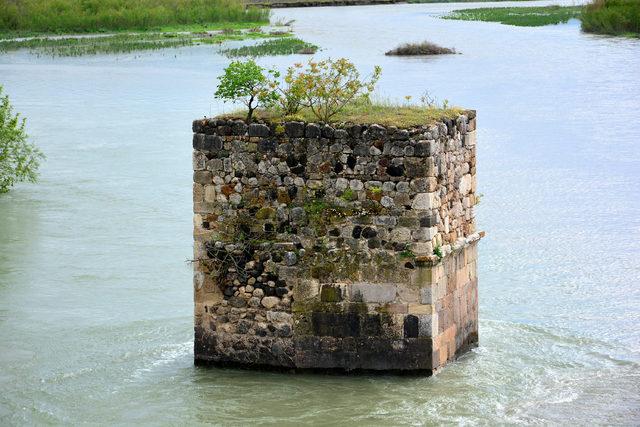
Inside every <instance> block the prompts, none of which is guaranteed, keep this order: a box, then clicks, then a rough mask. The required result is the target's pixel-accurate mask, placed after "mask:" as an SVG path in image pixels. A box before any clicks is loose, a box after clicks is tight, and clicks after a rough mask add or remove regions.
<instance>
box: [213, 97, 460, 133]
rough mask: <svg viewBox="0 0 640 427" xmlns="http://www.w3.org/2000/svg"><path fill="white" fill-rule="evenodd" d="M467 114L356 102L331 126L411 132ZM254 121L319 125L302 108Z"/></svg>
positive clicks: (258, 115) (260, 114) (270, 112)
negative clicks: (395, 129)
mask: <svg viewBox="0 0 640 427" xmlns="http://www.w3.org/2000/svg"><path fill="white" fill-rule="evenodd" d="M463 112H464V110H463V109H461V108H457V107H446V108H439V107H435V106H418V105H409V104H404V105H402V104H393V103H391V102H354V103H352V104H350V105H347V106H346V107H345V108H344V109H343V110H341V111H340V112H338V113H337V114H336V115H335V116H333V117H332V118H331V122H332V123H356V124H374V123H375V124H379V125H382V126H396V127H398V128H409V127H413V126H423V125H431V124H434V123H437V122H439V121H441V120H443V119H454V118H456V117H458V116H459V115H460V114H462V113H463ZM245 115H246V113H245V112H244V111H236V112H234V113H231V114H227V115H225V117H234V118H243V117H244V116H245ZM254 119H256V120H264V121H267V122H285V121H302V122H315V123H317V122H319V120H318V118H317V117H316V116H315V115H314V114H313V112H312V111H311V110H309V109H308V108H303V109H301V110H300V111H298V112H297V113H296V114H294V115H290V116H283V115H282V114H281V113H280V112H279V111H278V110H277V109H262V110H256V111H255V113H254Z"/></svg>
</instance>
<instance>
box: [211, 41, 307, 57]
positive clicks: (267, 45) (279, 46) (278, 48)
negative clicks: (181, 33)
mask: <svg viewBox="0 0 640 427" xmlns="http://www.w3.org/2000/svg"><path fill="white" fill-rule="evenodd" d="M317 50H318V46H316V45H314V44H311V43H307V42H305V41H302V40H300V39H298V38H294V37H284V38H278V39H274V40H266V41H264V42H262V43H259V44H256V45H251V46H242V47H238V48H233V49H225V50H223V51H222V53H224V54H225V55H227V56H228V57H230V58H234V57H238V56H266V55H292V54H307V55H311V54H314V53H316V51H317Z"/></svg>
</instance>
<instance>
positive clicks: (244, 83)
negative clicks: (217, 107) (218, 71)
mask: <svg viewBox="0 0 640 427" xmlns="http://www.w3.org/2000/svg"><path fill="white" fill-rule="evenodd" d="M269 74H274V72H273V71H267V70H265V69H264V68H262V67H261V66H259V65H258V64H256V63H255V61H253V60H248V61H244V62H243V61H234V62H232V63H231V64H229V66H228V67H227V68H225V69H224V74H223V75H222V76H220V77H219V80H220V84H219V85H218V89H217V90H216V93H215V96H216V97H217V98H220V99H223V100H227V101H234V102H237V101H239V102H242V103H243V104H244V105H245V106H246V107H247V109H248V112H247V122H250V121H251V118H252V117H253V111H254V110H255V109H256V108H257V107H266V106H269V105H271V104H273V103H274V102H275V101H276V100H277V99H278V95H277V94H276V91H275V89H276V83H275V82H274V81H273V80H270V79H269V78H268V75H269Z"/></svg>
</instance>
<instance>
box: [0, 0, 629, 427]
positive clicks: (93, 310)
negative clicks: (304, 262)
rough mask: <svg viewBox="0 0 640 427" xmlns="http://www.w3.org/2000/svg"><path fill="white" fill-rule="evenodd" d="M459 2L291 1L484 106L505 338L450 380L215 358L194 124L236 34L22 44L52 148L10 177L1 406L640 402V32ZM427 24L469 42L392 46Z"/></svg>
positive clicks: (516, 407)
mask: <svg viewBox="0 0 640 427" xmlns="http://www.w3.org/2000/svg"><path fill="white" fill-rule="evenodd" d="M536 3H538V4H540V3H551V2H536ZM553 3H558V1H554V2H553ZM561 3H562V2H561ZM564 3H565V4H569V3H572V2H570V1H564ZM502 4H503V5H504V4H505V3H502ZM515 4H516V5H522V3H515ZM484 5H486V3H485V4H482V6H484ZM472 6H474V7H475V6H479V5H472ZM464 7H470V5H469V4H465V5H464ZM453 8H461V6H460V5H453V4H414V5H409V4H403V5H400V4H398V5H385V6H382V5H381V6H358V7H343V8H339V7H321V8H307V9H281V10H277V11H275V13H274V15H275V18H276V19H277V18H279V17H283V18H287V19H295V23H294V24H293V25H294V29H295V31H296V32H297V33H298V34H299V35H300V36H301V38H303V39H304V40H306V41H309V42H313V43H316V44H318V45H320V46H321V47H322V48H323V50H322V51H321V52H320V53H319V54H318V55H317V56H319V57H327V56H331V57H339V56H344V57H347V58H350V59H351V60H353V61H354V62H355V63H356V64H357V65H358V67H359V68H360V69H361V70H363V72H365V71H366V70H371V69H372V68H373V66H374V65H376V64H377V65H381V66H382V69H383V75H382V79H381V81H380V84H379V94H380V95H379V96H381V97H388V98H392V99H402V97H403V96H405V95H411V96H413V97H414V99H415V98H418V97H419V96H420V95H421V94H422V93H423V92H424V91H425V90H428V91H429V92H430V93H431V94H432V95H433V96H435V97H437V98H439V99H440V100H443V99H445V98H446V99H448V100H449V102H450V103H452V104H455V105H460V106H464V107H467V108H474V109H476V110H477V111H478V133H479V137H478V183H479V190H478V191H479V192H480V193H483V194H484V196H483V197H482V201H481V203H480V205H479V206H478V207H477V223H478V228H479V229H481V230H485V231H486V232H487V237H486V238H485V239H484V240H483V241H482V242H481V244H480V251H479V253H480V259H479V288H480V344H481V345H480V347H479V348H477V349H476V350H474V351H473V352H471V353H469V354H468V355H466V356H465V357H463V358H461V359H460V360H458V361H457V362H455V363H453V364H451V365H449V366H448V367H447V368H446V369H444V370H443V371H442V372H441V373H440V374H439V375H437V376H435V377H432V378H404V377H394V376H347V377H340V376H321V375H287V374H276V373H260V372H252V371H242V370H219V369H203V368H196V367H194V366H193V359H192V357H193V354H192V351H193V349H192V346H193V337H192V336H193V329H192V322H193V318H192V313H193V311H192V310H193V308H192V284H191V265H190V264H189V263H188V260H189V258H190V257H191V256H192V236H191V232H192V222H191V217H192V213H191V145H190V144H191V129H190V127H191V121H192V119H194V118H197V117H202V116H204V115H211V114H216V113H218V112H221V111H225V110H228V109H230V108H231V107H230V106H224V105H223V104H220V103H217V102H215V101H214V100H213V92H214V90H215V85H216V76H217V75H219V73H220V72H221V70H222V68H223V67H224V66H225V65H226V63H227V61H228V60H227V59H226V58H225V57H223V56H221V55H218V54H216V53H215V50H216V49H217V48H215V47H212V46H198V47H186V48H180V49H171V50H162V51H157V52H143V53H132V54H122V55H101V56H90V57H80V58H57V59H52V58H48V57H36V56H33V55H30V54H28V53H27V52H14V53H10V54H4V55H0V84H3V85H4V87H5V92H6V93H8V94H9V95H10V96H11V99H12V101H13V104H14V106H15V108H16V110H18V111H20V112H21V113H23V114H24V116H26V117H27V118H28V131H29V133H30V135H31V138H32V140H33V141H34V142H36V143H37V144H38V145H39V146H40V147H41V148H42V149H43V151H44V152H45V153H46V154H47V156H48V159H47V161H46V162H45V163H44V165H43V167H42V175H41V181H40V183H39V184H36V185H19V186H17V187H16V188H15V189H14V190H13V191H11V192H10V193H8V194H6V195H2V196H0V424H2V425H14V424H17V425H29V424H85V423H87V424H120V425H122V424H134V423H135V424H141V425H194V424H208V423H213V424H225V425H244V424H278V425H304V424H307V425H309V424H319V425H345V424H360V425H424V424H427V425H428V424H436V423H450V424H485V425H495V424H518V423H526V424H590V423H595V424H626V425H631V424H637V423H638V422H640V327H639V326H638V325H639V321H640V189H639V186H638V182H639V181H640V143H639V142H640V140H639V135H640V120H638V107H640V79H638V74H639V72H640V40H638V39H625V38H613V37H604V36H596V35H586V34H583V33H581V32H580V30H579V23H577V22H575V21H573V22H569V23H567V24H563V25H557V26H548V27H538V28H525V27H511V26H504V25H500V24H496V23H482V22H464V21H451V20H441V19H438V18H437V15H438V14H441V13H443V12H445V11H447V10H451V9H453ZM423 39H428V40H430V41H433V42H436V43H438V44H441V45H444V46H449V47H455V48H456V49H457V50H458V51H459V52H461V54H460V55H445V56H441V57H434V58H428V59H424V58H413V59H402V58H398V57H386V56H384V52H385V51H386V50H388V49H390V48H393V47H395V46H396V45H397V44H399V43H402V42H407V41H420V40H423ZM305 58H306V57H303V56H296V57H266V58H261V59H260V63H262V64H264V65H274V66H277V67H280V68H284V67H286V66H287V65H289V64H291V63H292V62H294V61H302V60H304V59H305Z"/></svg>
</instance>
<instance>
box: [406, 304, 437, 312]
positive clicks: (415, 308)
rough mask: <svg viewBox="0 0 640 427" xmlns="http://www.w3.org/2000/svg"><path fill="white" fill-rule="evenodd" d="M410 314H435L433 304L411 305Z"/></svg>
mask: <svg viewBox="0 0 640 427" xmlns="http://www.w3.org/2000/svg"><path fill="white" fill-rule="evenodd" d="M408 307H409V314H433V312H434V308H433V305H431V304H409V305H408Z"/></svg>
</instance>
